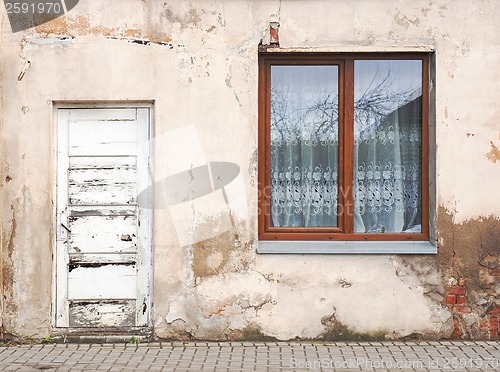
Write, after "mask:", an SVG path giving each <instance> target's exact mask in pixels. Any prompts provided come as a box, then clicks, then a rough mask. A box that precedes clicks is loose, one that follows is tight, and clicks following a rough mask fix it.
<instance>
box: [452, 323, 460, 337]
mask: <svg viewBox="0 0 500 372" xmlns="http://www.w3.org/2000/svg"><path fill="white" fill-rule="evenodd" d="M451 337H452V338H455V339H458V338H460V327H459V326H458V319H453V333H452V334H451Z"/></svg>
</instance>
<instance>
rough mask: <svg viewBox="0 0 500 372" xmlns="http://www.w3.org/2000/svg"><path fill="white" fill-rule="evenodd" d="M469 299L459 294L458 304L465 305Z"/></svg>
mask: <svg viewBox="0 0 500 372" xmlns="http://www.w3.org/2000/svg"><path fill="white" fill-rule="evenodd" d="M466 301H467V298H466V297H465V296H457V305H463V304H465V302H466Z"/></svg>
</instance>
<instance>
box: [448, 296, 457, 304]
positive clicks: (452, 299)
mask: <svg viewBox="0 0 500 372" xmlns="http://www.w3.org/2000/svg"><path fill="white" fill-rule="evenodd" d="M456 303H457V296H453V295H448V296H446V304H447V305H455V304H456Z"/></svg>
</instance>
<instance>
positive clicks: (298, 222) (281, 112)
mask: <svg viewBox="0 0 500 372" xmlns="http://www.w3.org/2000/svg"><path fill="white" fill-rule="evenodd" d="M337 194H338V67H337V66H272V67H271V226H275V227H336V226H337Z"/></svg>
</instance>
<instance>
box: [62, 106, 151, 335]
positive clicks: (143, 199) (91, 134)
mask: <svg viewBox="0 0 500 372" xmlns="http://www.w3.org/2000/svg"><path fill="white" fill-rule="evenodd" d="M56 132H57V185H56V194H57V202H56V203H57V205H56V235H57V236H56V246H57V251H56V289H55V292H56V327H72V328H83V327H90V328H102V327H119V328H127V327H140V326H148V325H149V319H150V303H151V301H150V278H151V195H150V193H151V192H150V190H151V187H150V185H151V182H150V178H149V174H150V172H149V158H150V157H149V145H148V143H149V141H148V140H149V136H150V109H149V108H81V109H80V108H78V109H67V108H60V109H58V110H57V131H56Z"/></svg>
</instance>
